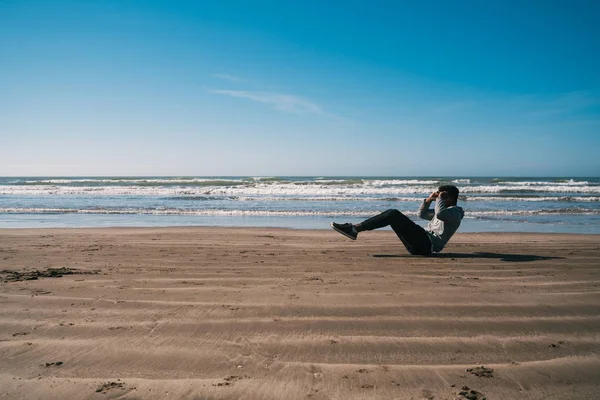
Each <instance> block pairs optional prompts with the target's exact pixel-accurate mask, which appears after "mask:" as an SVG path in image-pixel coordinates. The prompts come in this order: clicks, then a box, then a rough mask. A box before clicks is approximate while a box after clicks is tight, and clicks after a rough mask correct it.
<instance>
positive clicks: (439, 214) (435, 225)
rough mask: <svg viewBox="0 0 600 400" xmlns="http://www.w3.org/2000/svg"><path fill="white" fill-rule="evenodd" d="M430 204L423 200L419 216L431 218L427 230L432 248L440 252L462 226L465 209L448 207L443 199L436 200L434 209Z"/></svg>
mask: <svg viewBox="0 0 600 400" xmlns="http://www.w3.org/2000/svg"><path fill="white" fill-rule="evenodd" d="M429 205H430V202H428V201H427V200H424V201H423V203H422V204H421V207H420V208H419V217H420V218H423V219H426V220H429V223H428V224H427V228H426V229H425V231H427V234H428V235H429V239H430V240H431V244H432V250H433V251H435V252H439V251H442V249H443V248H444V246H446V243H448V241H449V240H450V238H451V237H452V235H454V232H456V230H457V229H458V227H459V226H460V222H461V221H462V219H463V217H464V216H465V211H464V210H463V209H462V207H459V206H451V207H446V204H445V203H444V201H443V200H442V199H438V200H437V201H436V202H435V208H434V209H433V210H430V209H429Z"/></svg>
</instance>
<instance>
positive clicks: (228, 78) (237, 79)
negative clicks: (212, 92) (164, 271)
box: [213, 74, 246, 83]
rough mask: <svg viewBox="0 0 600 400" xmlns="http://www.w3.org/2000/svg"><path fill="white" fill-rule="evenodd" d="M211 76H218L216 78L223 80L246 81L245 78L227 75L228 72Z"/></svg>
mask: <svg viewBox="0 0 600 400" xmlns="http://www.w3.org/2000/svg"><path fill="white" fill-rule="evenodd" d="M213 78H218V79H222V80H224V81H229V82H236V83H240V82H246V79H243V78H240V77H238V76H235V75H229V74H214V75H213Z"/></svg>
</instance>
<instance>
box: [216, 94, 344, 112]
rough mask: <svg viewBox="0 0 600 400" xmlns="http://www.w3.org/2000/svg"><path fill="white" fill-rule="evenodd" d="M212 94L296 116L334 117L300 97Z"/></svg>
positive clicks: (287, 95) (286, 95)
mask: <svg viewBox="0 0 600 400" xmlns="http://www.w3.org/2000/svg"><path fill="white" fill-rule="evenodd" d="M210 92H211V93H215V94H221V95H226V96H231V97H237V98H242V99H248V100H252V101H257V102H259V103H264V104H268V105H270V106H272V107H273V108H275V109H276V110H279V111H284V112H290V113H294V114H318V115H324V116H329V117H333V115H331V114H328V113H326V112H325V111H324V110H323V109H322V108H321V106H320V105H318V104H316V103H314V102H312V101H310V100H308V99H305V98H303V97H299V96H294V95H289V94H279V93H266V92H250V91H243V90H211V91H210Z"/></svg>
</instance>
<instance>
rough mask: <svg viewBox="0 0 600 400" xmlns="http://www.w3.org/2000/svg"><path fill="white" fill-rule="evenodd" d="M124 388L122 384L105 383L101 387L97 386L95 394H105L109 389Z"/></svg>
mask: <svg viewBox="0 0 600 400" xmlns="http://www.w3.org/2000/svg"><path fill="white" fill-rule="evenodd" d="M124 386H125V384H124V383H123V382H107V383H103V384H102V385H100V386H98V389H96V393H106V392H107V391H109V390H110V389H116V388H121V389H123V388H124Z"/></svg>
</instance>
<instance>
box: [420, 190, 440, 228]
mask: <svg viewBox="0 0 600 400" xmlns="http://www.w3.org/2000/svg"><path fill="white" fill-rule="evenodd" d="M437 196H438V192H433V193H431V194H430V195H429V197H428V198H426V199H425V200H423V202H422V203H421V207H419V218H422V219H426V220H428V221H431V220H432V219H433V216H434V214H435V212H434V211H433V210H430V209H429V206H430V205H431V202H432V201H434V200H435V199H437Z"/></svg>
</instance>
